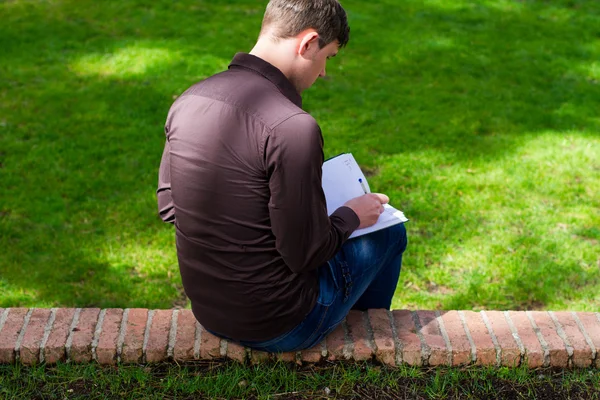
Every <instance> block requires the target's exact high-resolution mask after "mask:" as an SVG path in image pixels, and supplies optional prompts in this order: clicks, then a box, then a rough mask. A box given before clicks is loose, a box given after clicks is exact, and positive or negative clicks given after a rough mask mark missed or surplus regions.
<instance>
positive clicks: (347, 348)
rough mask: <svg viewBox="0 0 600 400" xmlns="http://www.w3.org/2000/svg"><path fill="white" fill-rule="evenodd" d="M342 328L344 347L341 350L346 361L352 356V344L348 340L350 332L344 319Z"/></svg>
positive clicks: (350, 340)
mask: <svg viewBox="0 0 600 400" xmlns="http://www.w3.org/2000/svg"><path fill="white" fill-rule="evenodd" d="M342 328H344V347H343V348H342V355H343V356H344V358H345V359H346V360H351V359H352V357H353V356H354V342H353V341H352V339H350V330H349V328H348V321H347V320H346V318H344V320H343V321H342Z"/></svg>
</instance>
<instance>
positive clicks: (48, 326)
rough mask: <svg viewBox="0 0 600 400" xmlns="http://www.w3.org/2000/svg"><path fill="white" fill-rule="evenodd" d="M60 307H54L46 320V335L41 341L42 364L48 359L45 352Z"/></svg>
mask: <svg viewBox="0 0 600 400" xmlns="http://www.w3.org/2000/svg"><path fill="white" fill-rule="evenodd" d="M57 311H58V308H52V309H51V310H50V317H49V318H48V321H47V322H46V327H45V328H44V336H43V337H42V342H41V343H40V364H43V363H44V361H46V356H45V355H44V353H45V352H46V343H47V342H48V338H49V337H50V332H52V328H53V327H54V320H55V319H56V312H57Z"/></svg>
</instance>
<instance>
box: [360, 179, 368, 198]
mask: <svg viewBox="0 0 600 400" xmlns="http://www.w3.org/2000/svg"><path fill="white" fill-rule="evenodd" d="M358 181H359V182H360V186H362V188H363V192H365V194H367V188H366V187H365V184H364V183H363V180H362V178H358Z"/></svg>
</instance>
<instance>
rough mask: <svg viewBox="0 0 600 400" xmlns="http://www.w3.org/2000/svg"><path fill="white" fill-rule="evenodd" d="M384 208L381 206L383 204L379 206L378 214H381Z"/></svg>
mask: <svg viewBox="0 0 600 400" xmlns="http://www.w3.org/2000/svg"><path fill="white" fill-rule="evenodd" d="M384 210H385V207H383V204H382V205H381V206H380V207H379V214H383V211H384Z"/></svg>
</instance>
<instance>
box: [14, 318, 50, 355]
mask: <svg viewBox="0 0 600 400" xmlns="http://www.w3.org/2000/svg"><path fill="white" fill-rule="evenodd" d="M49 318H50V309H47V308H36V309H34V310H33V313H31V317H30V318H29V323H28V324H27V328H26V330H25V336H23V341H22V342H21V349H20V351H19V352H20V355H21V357H20V358H21V362H22V363H23V364H26V365H33V364H37V363H38V362H39V361H40V345H41V342H42V338H43V337H44V330H45V329H46V325H47V323H48V319H49Z"/></svg>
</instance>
